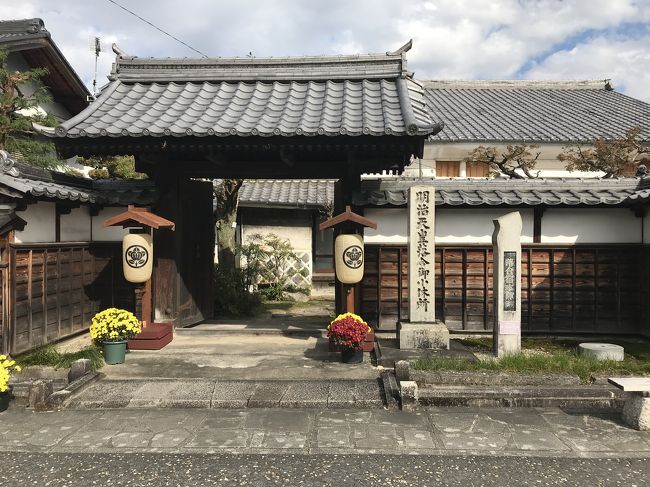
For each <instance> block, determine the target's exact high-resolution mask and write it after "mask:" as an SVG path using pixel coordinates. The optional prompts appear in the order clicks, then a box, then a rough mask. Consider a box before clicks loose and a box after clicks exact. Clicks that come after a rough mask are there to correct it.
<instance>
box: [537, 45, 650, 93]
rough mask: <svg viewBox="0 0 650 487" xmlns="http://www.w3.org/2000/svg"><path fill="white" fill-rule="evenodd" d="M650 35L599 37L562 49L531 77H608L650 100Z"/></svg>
mask: <svg viewBox="0 0 650 487" xmlns="http://www.w3.org/2000/svg"><path fill="white" fill-rule="evenodd" d="M648 46H650V36H644V37H641V38H639V39H633V40H616V39H606V38H603V37H597V38H594V39H591V40H589V41H587V42H585V43H583V44H579V45H577V46H575V47H574V48H573V49H569V50H564V51H558V52H556V53H554V54H553V55H551V56H549V57H548V58H546V59H545V60H544V61H543V62H542V63H541V64H539V65H538V66H535V67H534V68H532V69H531V70H530V71H528V73H527V74H526V77H527V78H529V79H605V78H610V79H611V80H612V83H613V85H614V88H615V89H616V90H617V91H624V92H625V93H626V94H628V95H630V96H632V97H634V98H639V99H641V100H645V101H650V89H649V88H648V87H650V69H649V68H650V51H648Z"/></svg>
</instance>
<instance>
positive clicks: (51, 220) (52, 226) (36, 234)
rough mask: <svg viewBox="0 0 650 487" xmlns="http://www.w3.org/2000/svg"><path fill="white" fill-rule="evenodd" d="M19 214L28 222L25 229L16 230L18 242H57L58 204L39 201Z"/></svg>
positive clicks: (18, 213)
mask: <svg viewBox="0 0 650 487" xmlns="http://www.w3.org/2000/svg"><path fill="white" fill-rule="evenodd" d="M17 215H18V216H19V217H20V218H22V219H23V220H25V221H26V222H27V225H25V229H24V230H22V231H17V232H16V242H17V243H35V242H39V243H40V242H55V241H56V205H55V204H54V203H48V202H44V201H39V202H37V203H35V204H33V205H29V206H28V207H27V209H26V210H25V211H19V212H17Z"/></svg>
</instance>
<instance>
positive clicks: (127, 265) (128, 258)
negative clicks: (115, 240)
mask: <svg viewBox="0 0 650 487" xmlns="http://www.w3.org/2000/svg"><path fill="white" fill-rule="evenodd" d="M122 268H123V269H124V277H125V278H126V280H127V281H129V282H136V283H141V282H147V281H148V280H149V279H150V278H151V272H152V270H153V241H152V239H151V235H148V234H146V233H129V234H128V235H125V236H124V238H123V239H122Z"/></svg>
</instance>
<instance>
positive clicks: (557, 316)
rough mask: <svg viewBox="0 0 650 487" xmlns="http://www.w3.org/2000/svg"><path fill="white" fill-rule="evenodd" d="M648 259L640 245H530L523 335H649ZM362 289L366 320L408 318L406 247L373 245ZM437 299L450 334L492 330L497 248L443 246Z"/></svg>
mask: <svg viewBox="0 0 650 487" xmlns="http://www.w3.org/2000/svg"><path fill="white" fill-rule="evenodd" d="M648 257H650V247H648V246H642V245H574V246H546V245H540V244H537V245H524V246H523V251H522V262H521V271H522V272H521V274H522V282H521V292H522V327H523V330H524V331H527V332H544V333H553V332H557V333H645V332H647V327H646V325H645V322H646V321H647V315H648V313H647V311H646V308H648V306H647V305H646V300H647V296H648V292H647V291H648V287H650V285H649V284H648V282H647V281H648V278H647V276H648V272H647V271H648V268H649V267H650V266H649V265H648ZM360 286H361V303H360V304H361V312H362V313H363V316H364V317H365V318H367V319H369V320H370V321H371V322H373V323H376V324H378V325H379V327H380V328H381V329H394V328H395V326H396V324H397V322H398V321H400V320H406V319H408V252H407V247H406V246H386V245H382V246H379V245H368V246H367V247H366V272H365V276H364V279H363V281H362V283H361V285H360ZM435 295H436V316H437V317H439V318H440V319H442V320H443V321H444V322H445V323H446V324H447V326H448V327H449V328H450V329H454V330H465V331H488V330H491V329H492V322H493V301H492V300H493V294H492V249H491V247H488V246H449V245H446V246H439V247H437V248H436V293H435ZM644 320H645V321H644Z"/></svg>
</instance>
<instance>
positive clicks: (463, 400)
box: [419, 385, 624, 410]
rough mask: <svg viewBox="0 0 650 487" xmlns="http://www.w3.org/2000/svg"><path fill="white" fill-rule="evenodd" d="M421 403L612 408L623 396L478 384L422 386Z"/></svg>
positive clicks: (600, 390) (595, 389)
mask: <svg viewBox="0 0 650 487" xmlns="http://www.w3.org/2000/svg"><path fill="white" fill-rule="evenodd" d="M419 402H420V404H421V405H423V406H436V407H449V406H467V407H560V408H564V409H615V410H619V409H621V408H622V407H623V403H624V395H623V394H621V393H620V391H617V390H616V389H615V388H612V387H607V386H552V387H550V386H549V387H543V386H477V385H471V386H466V385H440V386H431V385H425V386H424V387H421V388H420V389H419Z"/></svg>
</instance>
